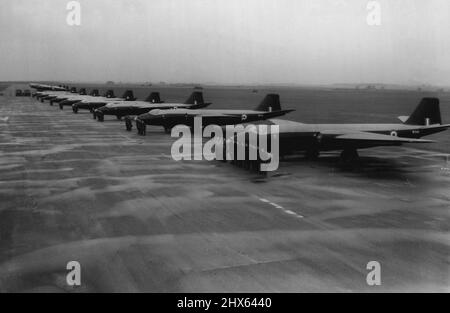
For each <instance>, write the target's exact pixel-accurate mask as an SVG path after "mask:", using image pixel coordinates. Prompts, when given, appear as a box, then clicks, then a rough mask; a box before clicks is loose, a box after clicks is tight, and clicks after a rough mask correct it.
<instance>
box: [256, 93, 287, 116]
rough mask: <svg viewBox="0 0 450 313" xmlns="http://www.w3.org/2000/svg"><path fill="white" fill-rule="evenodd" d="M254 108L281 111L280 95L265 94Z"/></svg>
mask: <svg viewBox="0 0 450 313" xmlns="http://www.w3.org/2000/svg"><path fill="white" fill-rule="evenodd" d="M255 110H256V111H266V112H273V111H281V104H280V95H278V94H275V93H270V94H268V95H266V96H265V97H264V99H263V101H261V103H260V104H259V105H258V106H257V107H256V109H255Z"/></svg>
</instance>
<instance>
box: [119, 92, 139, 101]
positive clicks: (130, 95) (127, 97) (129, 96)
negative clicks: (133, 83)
mask: <svg viewBox="0 0 450 313" xmlns="http://www.w3.org/2000/svg"><path fill="white" fill-rule="evenodd" d="M122 98H123V99H125V101H134V100H136V98H135V97H134V95H133V90H126V91H125V92H124V93H123V96H122Z"/></svg>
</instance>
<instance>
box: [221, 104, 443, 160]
mask: <svg viewBox="0 0 450 313" xmlns="http://www.w3.org/2000/svg"><path fill="white" fill-rule="evenodd" d="M398 118H399V119H400V121H401V122H402V123H394V124H304V123H298V122H294V121H288V120H280V119H270V120H267V121H261V122H260V123H259V124H267V125H278V126H279V153H280V155H288V154H296V153H298V152H305V155H306V156H307V157H308V158H310V159H315V158H317V157H319V154H320V152H321V151H342V152H341V162H342V163H344V164H352V163H353V162H354V161H356V160H357V159H358V157H359V155H358V149H366V148H372V147H378V146H399V145H402V144H405V143H430V142H434V141H432V140H425V139H420V138H421V137H424V136H428V135H431V134H434V133H438V132H442V131H444V130H447V129H448V128H450V124H442V120H441V113H440V107H439V99H437V98H423V99H422V100H421V102H420V103H419V105H418V106H417V107H416V109H415V110H414V112H413V113H412V114H411V115H410V116H399V117H398ZM227 140H231V142H233V141H234V144H236V138H228V139H227ZM247 147H248V143H246V148H247ZM246 153H247V152H246ZM246 155H247V154H246ZM246 162H247V163H249V164H250V163H252V162H253V161H251V160H248V159H247V160H246ZM250 165H251V164H250Z"/></svg>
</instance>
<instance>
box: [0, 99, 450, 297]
mask: <svg viewBox="0 0 450 313" xmlns="http://www.w3.org/2000/svg"><path fill="white" fill-rule="evenodd" d="M6 116H9V121H8V122H5V121H2V120H0V155H1V157H0V292H22V291H55V292H58V291H69V292H72V291H75V292H86V291H90V292H119V291H123V292H144V291H145V292H231V291H234V292H321V291H337V292H345V291H363V292H379V291H401V292H403V291H418V292H422V291H446V292H449V291H450V287H449V286H450V271H449V270H450V266H449V261H450V260H449V251H450V250H449V243H450V235H449V208H450V157H448V156H447V155H445V154H442V153H434V152H432V151H420V150H417V149H415V147H414V148H411V147H399V148H377V149H370V150H363V151H360V155H361V157H362V161H361V165H360V166H359V167H358V168H357V169H353V170H345V169H341V168H339V167H338V166H337V154H326V155H324V156H323V157H321V159H320V160H319V161H316V162H312V161H305V160H303V159H289V160H286V161H284V162H282V163H281V164H280V168H279V170H278V171H277V172H276V173H272V174H270V175H269V176H268V177H262V176H259V175H257V174H254V173H250V172H247V171H245V170H243V169H240V168H237V167H234V166H233V165H231V164H226V163H220V162H207V161H190V162H187V161H186V162H175V161H173V160H172V159H171V156H170V147H171V143H172V142H173V140H174V139H172V138H171V137H170V136H169V135H166V134H164V133H163V131H162V129H151V128H150V129H149V132H148V135H147V136H146V137H140V136H137V135H136V133H135V131H133V132H131V133H129V132H126V131H125V129H124V125H123V123H122V122H118V121H115V120H112V119H109V120H108V121H106V122H104V123H99V122H96V121H94V120H93V119H92V117H91V115H90V114H88V113H87V112H86V113H80V114H77V115H76V114H73V113H72V112H71V110H70V109H68V108H65V110H64V111H60V110H59V109H58V108H57V107H50V106H49V105H48V103H47V102H46V103H40V102H37V101H36V100H34V99H27V98H10V97H0V118H4V117H6ZM436 145H438V144H436ZM71 260H76V261H78V262H80V264H81V269H82V274H81V276H82V277H81V280H82V285H81V287H76V288H73V287H69V286H67V285H66V274H67V270H66V264H67V262H68V261H71ZM372 260H374V261H378V262H380V264H381V280H382V284H381V286H374V287H371V286H368V285H367V283H366V275H367V273H368V272H369V271H368V270H367V269H366V265H367V263H368V262H369V261H372Z"/></svg>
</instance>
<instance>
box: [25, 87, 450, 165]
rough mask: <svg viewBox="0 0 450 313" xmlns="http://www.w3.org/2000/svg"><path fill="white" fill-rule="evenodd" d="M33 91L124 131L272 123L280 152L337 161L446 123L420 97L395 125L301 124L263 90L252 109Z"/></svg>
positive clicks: (194, 100)
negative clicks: (329, 155) (336, 155)
mask: <svg viewBox="0 0 450 313" xmlns="http://www.w3.org/2000/svg"><path fill="white" fill-rule="evenodd" d="M30 87H32V88H34V89H36V90H37V91H36V92H35V93H33V96H34V97H36V98H37V99H40V100H41V101H42V102H43V101H44V100H48V101H49V102H50V104H51V105H53V104H55V103H58V104H59V107H60V108H61V109H63V108H64V106H71V107H72V110H73V112H74V113H77V112H78V111H79V110H89V111H91V112H92V114H93V117H94V119H97V120H98V121H100V122H103V121H104V119H105V116H115V117H116V118H117V119H124V121H125V125H126V129H127V130H128V131H130V130H131V129H132V127H133V122H134V123H135V125H136V128H137V131H138V134H140V135H145V133H146V127H147V126H162V127H163V128H164V129H165V131H166V132H170V131H171V129H172V128H173V127H174V126H176V125H179V124H182V125H187V126H189V127H193V124H194V118H195V117H197V116H201V117H202V125H203V127H206V126H207V125H211V124H215V125H220V126H224V125H236V124H244V125H245V124H246V123H259V124H261V123H262V124H267V125H278V127H279V152H280V155H285V154H290V153H298V152H304V153H305V154H306V156H307V157H309V158H312V159H314V158H317V157H318V156H319V153H320V152H321V151H341V160H342V161H343V162H345V163H352V162H354V161H355V160H356V159H357V158H358V152H357V151H358V149H365V148H371V147H377V146H399V145H402V144H405V143H430V142H433V141H431V140H425V139H421V137H424V136H427V135H431V134H434V133H437V132H441V131H444V130H446V129H448V128H449V127H450V124H442V120H441V113H440V107H439V99H437V98H423V99H422V100H421V101H420V103H419V104H418V106H417V107H416V109H415V110H414V111H413V113H412V114H411V115H410V116H400V117H399V120H400V121H401V123H390V124H305V123H299V122H294V121H289V120H283V119H276V118H277V117H280V116H283V115H285V114H288V113H289V112H291V111H293V110H283V109H282V108H281V104H280V97H279V95H277V94H268V95H266V96H265V98H264V99H263V100H262V102H261V103H260V104H259V105H258V106H256V108H255V109H254V110H214V109H207V108H206V107H208V106H209V105H211V103H209V102H205V101H204V99H203V93H202V92H200V91H194V92H193V93H192V94H191V95H190V96H189V97H188V98H187V99H186V101H184V102H182V103H166V102H164V101H162V100H161V98H160V94H159V93H158V92H152V93H150V95H149V96H148V97H147V98H146V99H145V100H143V101H142V100H137V99H136V98H135V97H134V95H133V91H131V90H127V91H125V93H124V94H123V95H122V97H120V98H117V97H116V96H115V95H114V91H113V90H108V91H107V92H106V93H105V94H104V95H103V96H100V94H99V91H98V90H97V89H94V90H92V91H91V92H90V93H89V95H88V94H87V92H86V89H85V88H81V89H80V90H79V91H78V92H77V89H76V88H75V87H72V88H70V89H69V88H68V87H67V86H49V85H42V84H30Z"/></svg>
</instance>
